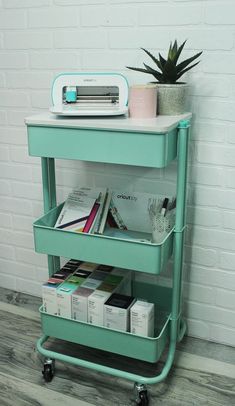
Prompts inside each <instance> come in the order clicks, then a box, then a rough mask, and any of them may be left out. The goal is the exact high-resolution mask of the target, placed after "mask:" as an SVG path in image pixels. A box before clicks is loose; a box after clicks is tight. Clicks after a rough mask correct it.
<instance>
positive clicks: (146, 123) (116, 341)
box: [26, 113, 191, 406]
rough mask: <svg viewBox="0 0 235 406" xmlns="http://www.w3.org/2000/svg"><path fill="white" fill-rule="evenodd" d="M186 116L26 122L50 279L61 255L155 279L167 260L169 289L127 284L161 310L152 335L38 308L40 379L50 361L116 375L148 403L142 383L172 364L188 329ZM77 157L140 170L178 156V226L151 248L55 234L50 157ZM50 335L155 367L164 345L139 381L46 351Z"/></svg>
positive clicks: (39, 248) (40, 244) (39, 240)
mask: <svg viewBox="0 0 235 406" xmlns="http://www.w3.org/2000/svg"><path fill="white" fill-rule="evenodd" d="M190 119H191V114H190V113H187V114H184V115H181V116H174V117H170V116H158V117H156V118H155V119H151V120H133V119H129V118H126V117H121V118H120V117H118V118H108V119H103V118H98V119H97V118H89V119H84V118H82V119H75V118H72V119H71V118H69V119H68V118H67V119H66V118H63V119H61V118H58V117H55V116H51V115H50V114H49V113H45V114H41V115H36V116H32V117H29V118H27V119H26V125H27V131H28V146H29V154H30V155H31V156H37V157H41V165H42V183H43V200H44V215H43V216H42V217H41V218H40V219H38V220H37V221H35V223H34V226H33V228H34V240H35V249H36V252H39V253H43V254H47V255H48V270H49V275H52V274H53V273H54V272H55V271H56V270H57V269H58V268H59V266H60V259H59V257H60V256H63V257H66V258H74V259H80V260H83V261H89V262H96V263H101V264H107V265H113V266H118V267H122V268H126V269H132V270H134V271H136V272H145V273H149V274H153V275H158V274H160V273H161V272H162V271H163V270H164V269H165V266H166V264H167V262H168V260H169V259H170V258H171V257H173V264H174V265H173V275H172V288H167V287H162V286H155V285H153V284H148V283H144V284H143V283H141V284H140V283H138V282H137V281H135V282H133V295H134V296H136V297H142V298H143V297H144V298H146V299H147V300H149V301H150V302H153V303H155V304H156V306H157V309H158V310H159V317H158V320H157V326H156V332H157V333H156V334H155V337H154V338H149V337H141V336H137V335H133V334H131V333H126V332H121V331H117V330H110V329H107V328H105V327H99V326H94V325H91V324H88V323H84V322H79V321H74V320H70V319H65V318H62V317H58V316H53V315H50V314H47V313H44V311H43V309H42V308H40V314H41V322H42V331H43V336H42V337H41V338H40V339H39V340H38V342H37V349H38V351H39V353H41V354H42V355H43V356H45V364H44V370H43V374H44V379H45V380H46V381H50V380H51V379H52V377H53V374H54V361H55V360H56V359H58V360H61V361H64V362H69V363H72V364H74V365H79V366H82V367H85V368H90V369H93V370H96V371H100V372H103V373H107V374H111V375H114V376H116V377H122V378H126V379H129V380H131V381H133V382H135V391H136V395H137V398H136V402H137V404H138V405H142V406H145V405H148V394H147V387H146V385H147V384H154V383H157V382H160V381H162V380H163V379H164V378H166V376H167V374H168V372H169V371H170V368H171V366H172V363H173V360H174V355H175V349H176V344H177V342H178V341H180V340H181V339H182V338H183V336H184V334H185V331H186V324H185V322H184V320H183V318H182V316H181V290H182V282H181V275H182V263H183V242H184V229H185V200H186V180H187V150H188V135H189V127H190ZM56 158H59V159H76V160H83V161H91V162H103V163H116V164H123V165H136V166H142V167H152V168H164V167H166V166H167V165H168V164H169V163H170V162H171V161H173V160H175V159H177V193H176V197H177V199H176V201H177V204H176V221H175V226H174V229H173V230H172V231H171V232H170V233H169V234H168V236H167V237H166V238H165V239H164V241H162V242H161V244H154V243H150V242H142V241H135V240H133V241H132V240H122V239H121V238H119V237H115V236H112V237H110V236H108V235H105V233H104V234H103V235H91V234H82V233H81V234H79V233H78V234H77V233H71V232H68V231H64V230H58V229H54V228H53V226H54V223H55V219H56V218H57V216H58V213H59V211H60V209H61V206H58V207H57V204H56V180H55V164H54V160H55V159H56ZM49 337H54V338H58V339H62V340H66V341H69V342H72V343H78V344H81V345H86V346H88V347H91V348H96V349H101V350H104V351H109V352H113V353H116V354H120V355H122V356H127V357H131V358H135V359H140V360H143V361H147V362H150V363H156V362H157V361H158V360H159V358H160V356H161V354H162V352H163V350H164V349H165V348H166V346H168V356H167V359H166V361H165V364H164V367H163V369H162V371H161V373H160V374H159V375H157V376H153V377H145V376H141V375H137V374H133V373H129V372H126V371H123V370H119V369H114V368H111V367H107V366H105V365H101V364H97V363H93V362H88V361H86V360H83V359H78V358H75V357H71V356H67V355H63V354H60V353H58V352H54V351H49V350H48V349H46V348H44V346H43V345H44V343H45V342H46V341H47V340H48V338H49Z"/></svg>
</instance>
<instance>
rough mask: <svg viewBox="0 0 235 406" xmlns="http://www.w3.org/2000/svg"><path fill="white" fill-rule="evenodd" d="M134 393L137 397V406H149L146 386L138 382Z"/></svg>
mask: <svg viewBox="0 0 235 406" xmlns="http://www.w3.org/2000/svg"><path fill="white" fill-rule="evenodd" d="M134 391H135V395H136V405H139V406H148V405H149V398H148V392H147V387H146V385H144V384H141V383H138V382H136V383H135V385H134Z"/></svg>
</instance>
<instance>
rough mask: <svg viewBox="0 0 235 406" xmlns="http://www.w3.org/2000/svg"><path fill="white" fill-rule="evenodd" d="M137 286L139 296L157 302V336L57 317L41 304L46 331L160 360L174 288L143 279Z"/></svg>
mask: <svg viewBox="0 0 235 406" xmlns="http://www.w3.org/2000/svg"><path fill="white" fill-rule="evenodd" d="M133 285H134V286H133V295H134V296H135V297H138V298H141V299H146V300H148V301H149V302H152V303H155V312H156V330H155V337H153V338H150V337H141V336H137V335H134V334H131V333H128V332H122V331H118V330H111V329H108V328H106V327H100V326H95V325H92V324H89V323H84V322H79V321H74V320H71V319H66V318H62V317H58V316H53V315H50V314H47V313H45V312H44V311H43V309H42V307H41V308H40V313H41V321H42V331H43V333H44V334H45V335H47V336H50V337H54V338H58V339H62V340H66V341H69V342H73V343H77V344H81V345H85V346H88V347H91V348H96V349H100V350H104V351H109V352H112V353H115V354H120V355H123V356H127V357H131V358H135V359H139V360H142V361H147V362H152V363H153V362H157V361H158V359H159V358H160V356H161V354H162V352H163V350H164V348H165V346H166V344H167V341H168V337H169V331H170V311H171V292H172V290H171V289H170V288H166V287H161V286H155V285H153V284H152V285H150V284H146V283H142V282H134V283H133ZM160 306H161V307H160Z"/></svg>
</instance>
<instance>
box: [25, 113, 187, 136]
mask: <svg viewBox="0 0 235 406" xmlns="http://www.w3.org/2000/svg"><path fill="white" fill-rule="evenodd" d="M191 117H192V113H185V114H181V115H178V116H157V117H154V118H148V119H136V118H130V117H128V116H127V115H125V116H115V117H112V118H107V117H106V118H104V117H89V118H87V117H79V118H77V117H76V118H75V117H59V116H56V115H53V114H51V113H49V112H47V113H41V114H37V115H33V116H30V117H27V118H26V119H25V123H26V124H27V125H29V126H43V127H61V128H63V127H66V128H86V129H99V130H120V131H132V132H137V131H138V132H139V131H142V132H148V133H166V132H168V131H170V130H172V129H174V128H176V127H177V125H178V123H179V122H180V121H181V120H187V119H190V118H191Z"/></svg>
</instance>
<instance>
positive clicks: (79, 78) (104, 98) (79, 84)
mask: <svg viewBox="0 0 235 406" xmlns="http://www.w3.org/2000/svg"><path fill="white" fill-rule="evenodd" d="M52 104H53V105H52V107H51V108H50V111H51V112H52V113H54V114H57V115H59V116H113V115H121V114H125V113H126V112H127V110H128V106H127V104H128V82H127V80H126V78H125V77H124V76H122V75H121V74H118V73H83V72H80V73H63V74H60V75H58V76H57V77H56V78H55V80H54V82H53V86H52Z"/></svg>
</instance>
